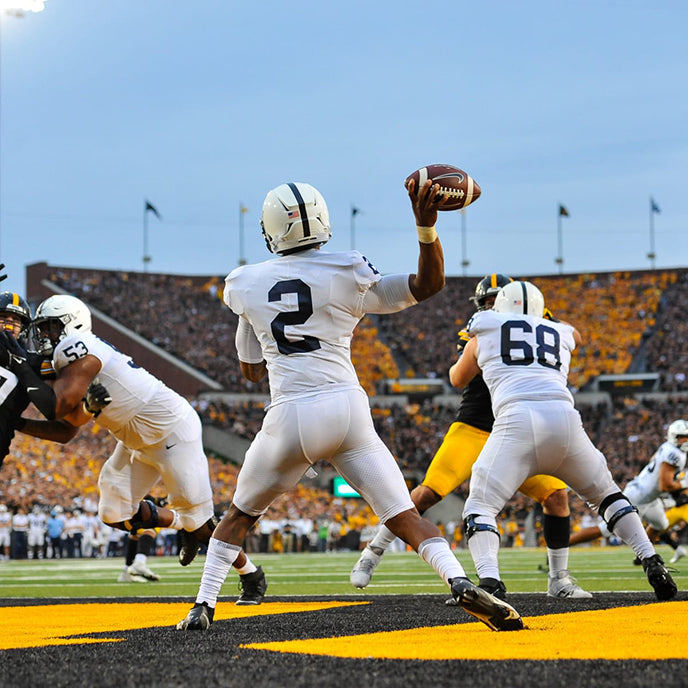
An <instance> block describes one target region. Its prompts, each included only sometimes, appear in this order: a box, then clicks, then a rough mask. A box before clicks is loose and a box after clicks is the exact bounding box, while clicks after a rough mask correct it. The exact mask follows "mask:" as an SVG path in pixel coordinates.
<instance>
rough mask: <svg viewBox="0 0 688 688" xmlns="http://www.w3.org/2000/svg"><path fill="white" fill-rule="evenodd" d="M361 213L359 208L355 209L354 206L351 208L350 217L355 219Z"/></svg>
mask: <svg viewBox="0 0 688 688" xmlns="http://www.w3.org/2000/svg"><path fill="white" fill-rule="evenodd" d="M360 212H361V209H360V208H357V207H356V206H355V205H352V206H351V217H356V215H358V214H359V213H360Z"/></svg>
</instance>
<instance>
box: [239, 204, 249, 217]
mask: <svg viewBox="0 0 688 688" xmlns="http://www.w3.org/2000/svg"><path fill="white" fill-rule="evenodd" d="M239 212H240V213H241V214H242V215H245V214H246V213H247V212H248V208H247V207H246V206H245V205H244V204H243V203H242V204H241V205H240V206H239Z"/></svg>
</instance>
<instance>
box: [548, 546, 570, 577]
mask: <svg viewBox="0 0 688 688" xmlns="http://www.w3.org/2000/svg"><path fill="white" fill-rule="evenodd" d="M547 563H548V564H549V577H550V578H556V577H557V574H558V573H559V571H567V570H568V568H569V548H568V547H561V548H559V549H550V548H549V547H548V548H547Z"/></svg>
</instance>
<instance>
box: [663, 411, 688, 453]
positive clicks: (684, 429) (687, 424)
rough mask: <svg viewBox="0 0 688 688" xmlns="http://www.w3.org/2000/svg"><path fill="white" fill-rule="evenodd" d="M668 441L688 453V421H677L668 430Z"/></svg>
mask: <svg viewBox="0 0 688 688" xmlns="http://www.w3.org/2000/svg"><path fill="white" fill-rule="evenodd" d="M679 437H681V438H682V439H680V440H679ZM667 440H668V441H669V442H671V444H673V445H674V446H675V447H678V448H679V449H680V450H681V451H682V452H688V421H686V420H683V419H681V420H675V421H674V422H673V423H672V424H671V425H670V426H669V429H668V430H667Z"/></svg>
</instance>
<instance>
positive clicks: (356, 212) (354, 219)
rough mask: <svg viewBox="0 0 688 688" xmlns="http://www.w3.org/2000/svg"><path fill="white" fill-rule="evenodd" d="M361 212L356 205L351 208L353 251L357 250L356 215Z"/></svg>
mask: <svg viewBox="0 0 688 688" xmlns="http://www.w3.org/2000/svg"><path fill="white" fill-rule="evenodd" d="M360 212H361V209H360V208H357V207H356V206H355V205H352V206H351V250H352V251H353V250H354V249H355V248H356V215H358V214H359V213H360Z"/></svg>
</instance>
